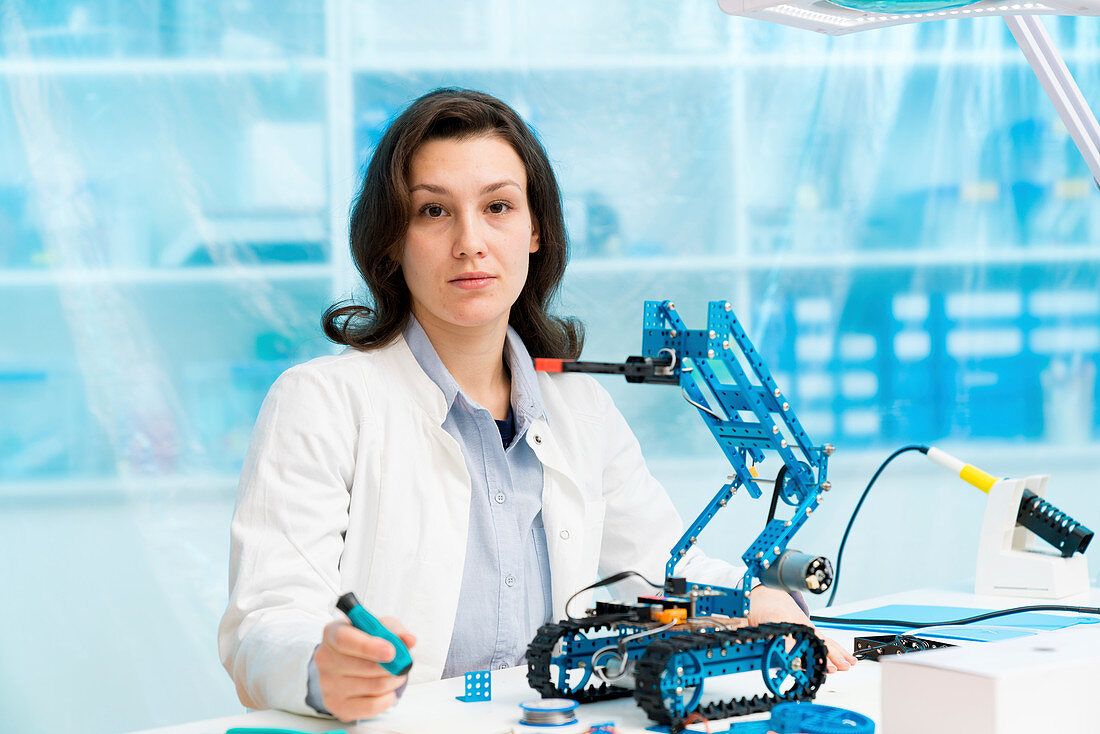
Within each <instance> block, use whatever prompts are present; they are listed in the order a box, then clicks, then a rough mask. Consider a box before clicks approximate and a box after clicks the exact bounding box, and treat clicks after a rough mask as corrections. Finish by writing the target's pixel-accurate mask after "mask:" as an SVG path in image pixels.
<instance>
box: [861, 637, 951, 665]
mask: <svg viewBox="0 0 1100 734" xmlns="http://www.w3.org/2000/svg"><path fill="white" fill-rule="evenodd" d="M937 647H955V645H952V644H950V643H947V642H938V641H936V640H926V639H924V638H922V637H914V636H913V635H873V636H870V637H857V638H856V639H855V649H854V650H853V652H852V654H853V655H855V656H856V658H858V659H859V660H878V659H879V658H880V657H882V656H883V655H904V654H905V653H907V652H920V651H921V650H934V649H936V648H937Z"/></svg>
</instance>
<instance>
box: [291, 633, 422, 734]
mask: <svg viewBox="0 0 1100 734" xmlns="http://www.w3.org/2000/svg"><path fill="white" fill-rule="evenodd" d="M379 621H380V622H381V623H382V624H383V625H385V626H386V629H388V630H390V631H391V632H393V633H394V634H395V635H397V636H398V637H400V638H401V641H402V642H404V643H405V645H406V646H407V647H409V648H410V649H411V648H412V646H413V645H415V644H416V637H414V636H413V635H412V634H410V633H409V632H408V630H406V629H405V626H404V625H403V624H401V623H400V622H398V621H397V620H396V619H394V618H393V617H383V618H382V619H380V620H379ZM395 654H396V651H395V650H394V649H393V645H392V644H390V643H389V642H387V641H386V640H383V639H382V638H380V637H371V636H370V635H368V634H367V633H366V632H363V631H362V630H359V629H356V628H355V627H352V626H351V625H350V624H348V623H347V622H345V621H343V620H337V621H334V622H330V623H329V624H328V625H327V626H326V627H325V635H324V639H323V640H322V642H321V646H320V647H318V648H317V652H316V653H315V654H314V656H313V664H314V665H316V666H317V683H318V685H319V686H320V688H321V699H322V703H323V704H324V706H325V708H326V709H328V711H329V713H331V714H332V715H333V716H335V717H336V718H337V719H339V720H340V721H356V720H358V719H369V718H372V717H374V716H377V715H378V714H380V713H382V712H383V711H385V710H386V709H388V708H389V707H390V706H392V705H393V704H394V702H395V701H396V700H397V696H396V694H395V693H394V691H395V690H397V689H398V688H400V687H401V686H402V685H403V684H404V683H405V678H406V676H404V675H402V676H395V675H391V674H390V673H389V672H388V671H387V670H386V669H385V668H383V667H382V666H381V665H380V663H388V662H389V661H391V660H393V657H394V655H395Z"/></svg>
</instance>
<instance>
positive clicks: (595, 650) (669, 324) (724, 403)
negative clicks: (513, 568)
mask: <svg viewBox="0 0 1100 734" xmlns="http://www.w3.org/2000/svg"><path fill="white" fill-rule="evenodd" d="M535 362H536V365H535V367H536V369H538V370H541V371H547V372H589V373H603V374H621V375H624V376H625V377H626V379H627V381H628V382H632V383H654V384H661V385H673V386H679V388H680V390H681V392H682V393H683V396H684V398H685V399H686V400H687V401H688V402H689V403H691V404H692V405H693V406H694V407H695V408H696V409H697V410H698V411H699V414H700V416H701V417H702V419H703V420H704V421H705V422H706V424H707V427H708V428H709V429H710V431H711V433H712V434H713V436H714V438H715V439H716V440H717V441H718V444H719V445H720V446H721V448H722V451H723V453H724V454H725V456H726V458H727V459H728V460H729V462H730V465H731V467H732V469H733V474H732V475H730V477H729V481H728V483H726V484H725V485H723V486H722V488H721V489H720V490H719V491H718V493H717V494H716V495H715V496H714V498H713V499H712V500H711V501H710V503H709V504H708V505H707V506H706V508H704V510H703V511H702V513H700V515H699V516H698V517H697V518H696V519H695V522H693V523H692V524H691V525H690V527H688V529H687V531H686V532H685V533H684V534H683V536H682V537H681V538H680V539H679V540H678V541H677V543H676V544H675V545H674V546H673V547H672V549H671V554H670V558H669V560H668V563H667V564H666V565H665V580H664V584H663V586H662V587H659V588H661V589H662V590H663V594H661V595H655V596H640V597H638V599H637V601H636V602H619V601H597V602H596V604H595V607H594V608H592V609H588V610H587V612H586V614H585V616H582V617H574V616H572V615H571V614H569V604H566V615H567V617H568V618H567V619H564V620H562V621H560V622H557V623H556V624H547V625H543V626H542V627H541V628H540V629H539V630H538V632H537V633H536V635H535V638H534V639H533V640H532V641H531V643H530V645H529V646H528V649H527V665H528V670H527V680H528V682H529V683H530V685H531V687H532V688H534V689H535V690H536V691H538V692H539V693H540V694H542V696H543V697H544V698H569V699H573V700H575V701H578V702H580V703H588V702H592V701H601V700H605V699H610V698H619V697H625V696H631V695H633V696H634V699H635V701H636V702H637V703H638V705H639V706H640V707H641V708H642V709H643V710H644V711H645V712H646V714H648V716H649V717H650V718H651V719H652V720H654V721H655V722H657V723H659V724H665V725H669V726H670V728H671V730H672V731H673V732H676V731H680V730H682V729H683V728H684V726H685V725H686V722H687V721H688V719H689V718H690V717H691V716H692V715H694V714H698V715H700V716H703V717H704V718H706V719H719V718H725V717H730V716H739V715H744V714H750V713H756V712H760V711H767V710H769V709H771V708H772V707H773V706H775V705H776V704H779V703H783V702H789V701H806V700H810V699H812V698H813V697H814V695H815V694H816V692H817V690H818V688H819V687H820V686H821V683H822V682H823V681H824V679H825V665H826V662H825V661H826V649H825V645H824V643H823V642H822V641H821V640H820V639H819V638H818V637H817V636H816V634H815V633H814V630H813V629H812V628H810V627H808V626H804V625H799V624H764V625H755V626H751V625H749V624H748V620H747V618H748V614H749V597H750V593H751V589H752V588H753V586H754V584H755V583H756V582H757V581H759V582H760V583H762V584H763V585H765V586H768V587H772V588H777V589H783V590H785V591H810V592H812V593H817V594H820V593H822V592H824V591H825V590H826V589H828V588H829V586H830V584H831V583H832V579H833V571H832V565H831V564H830V562H829V561H828V560H827V559H826V558H824V557H821V556H810V555H808V554H805V553H801V552H799V551H796V550H787V544H788V543H789V542H790V540H791V538H792V537H793V536H794V534H795V533H796V532H797V531H798V529H799V528H800V527H802V525H803V524H804V523H805V522H806V520H807V519H808V518H809V517H810V515H811V514H813V511H814V510H815V509H816V508H817V505H818V502H819V499H820V495H821V493H822V492H825V491H828V489H829V487H830V485H829V482H828V481H827V479H826V474H827V466H828V457H829V456H830V455H831V454H832V453H833V447H832V446H831V445H829V444H825V445H823V446H814V445H812V444H811V442H810V438H809V436H808V435H807V434H806V432H805V431H804V430H803V428H802V425H801V424H800V423H799V421H798V419H797V417H796V416H795V414H794V411H793V410H792V409H791V406H790V404H789V403H788V402H787V401H786V399H785V397H784V396H783V393H782V391H781V390H780V389H779V388H778V387H777V386H776V384H775V380H773V379H772V376H771V374H770V372H769V371H768V369H767V368H766V367H765V365H764V362H763V360H762V359H761V357H760V355H759V354H758V353H757V351H756V348H755V347H754V346H753V345H752V343H751V342H750V341H749V338H748V336H747V335H746V333H745V331H744V329H743V328H742V327H741V324H740V323H739V322H738V320H737V318H736V316H734V314H733V308H732V305H731V304H730V303H729V302H728V301H713V302H711V303H710V305H709V307H708V312H707V328H706V329H705V330H689V329H687V328H686V327H685V325H684V322H683V321H682V320H681V318H680V316H679V314H678V313H677V312H676V309H675V306H674V304H673V303H672V302H671V301H647V302H646V304H645V315H644V324H643V337H642V355H641V356H635V357H630V358H629V359H627V361H626V362H623V363H599V362H573V361H568V360H546V359H536V360H535ZM746 368H747V369H746ZM750 372H751V374H752V375H753V376H754V377H755V380H753V379H752V378H750ZM765 451H774V452H776V453H777V454H778V455H779V457H780V458H781V460H782V466H781V468H780V469H779V472H778V474H777V476H776V477H775V480H774V481H771V480H764V479H761V478H760V476H759V474H758V472H757V469H756V468H755V466H756V465H757V464H759V463H760V462H762V461H763V460H764V458H765V454H764V452H765ZM760 482H765V483H771V484H772V485H773V492H772V506H771V511H770V512H769V518H768V522H767V524H766V526H765V527H764V530H763V531H762V532H761V533H760V534H759V535H758V536H757V538H756V539H755V540H754V541H753V543H752V544H751V545H750V546H749V548H748V549H747V550H746V551H745V553H744V555H742V557H741V558H742V560H743V561H744V563H745V566H746V571H745V574H744V577H743V579H742V581H741V583H740V585H739V586H738V587H737V588H727V587H722V586H716V585H714V584H707V583H700V582H695V581H691V580H689V579H687V578H684V577H681V576H677V575H676V573H675V570H676V565H677V563H678V562H679V561H680V559H682V558H683V557H684V556H685V555H687V553H688V551H689V549H690V548H691V546H692V545H694V544H695V543H696V542H697V540H698V538H699V535H700V533H701V532H702V530H703V528H704V527H706V525H707V523H709V522H710V520H711V519H712V518H713V517H714V515H715V514H716V513H717V512H718V510H719V509H721V508H722V507H725V506H726V505H727V504H728V503H729V501H730V500H731V499H732V498H733V496H734V495H735V494H736V493H737V491H738V490H739V489H740V488H742V487H743V488H744V489H745V490H746V492H747V493H748V494H749V495H750V497H752V498H753V499H758V498H759V497H761V496H762V494H763V493H762V491H761V489H760V486H759V483H760ZM777 498H778V499H780V500H782V501H783V502H784V503H785V504H786V505H789V506H791V507H792V508H794V509H793V510H792V511H791V512H790V517H789V518H787V519H777V518H776V517H775V509H776V504H777ZM632 575H633V576H639V577H640V574H637V573H635V572H633V571H624V572H621V573H618V574H615V575H614V576H611V577H609V578H606V579H603V580H601V581H598V582H596V583H595V584H592V585H591V586H588V587H585V588H584V589H581V590H580V591H578V592H577V594H575V595H574V596H573V599H575V598H576V596H577V595H578V594H581V593H583V592H585V591H588V590H590V589H594V588H597V587H600V586H606V585H609V584H613V583H616V582H618V581H622V580H624V579H625V578H627V577H629V576H632ZM643 580H644V579H643ZM647 583H649V584H650V585H652V586H655V587H656V586H657V585H656V584H653V582H649V581H647ZM573 599H570V601H572V600H573ZM751 671H760V672H761V674H762V677H763V684H764V687H765V688H766V692H764V693H761V694H757V695H752V696H740V697H738V696H734V697H726V698H722V697H720V698H719V699H718V700H708V699H710V698H712V696H711V695H709V693H708V694H707V695H705V694H704V687H707V688H708V689H709V688H710V687H712V686H713V684H714V683H716V681H714V679H715V678H716V677H718V676H726V675H731V674H734V673H745V672H751ZM708 681H711V682H712V686H708V685H707V682H708ZM714 687H720V686H714Z"/></svg>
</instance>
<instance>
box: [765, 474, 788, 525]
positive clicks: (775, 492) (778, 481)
mask: <svg viewBox="0 0 1100 734" xmlns="http://www.w3.org/2000/svg"><path fill="white" fill-rule="evenodd" d="M786 476H787V465H786V464H784V465H783V466H781V467H779V473H778V474H776V475H775V484H774V485H772V504H771V507H769V508H768V519H767V520H766V521H765V523H764V524H765V525H766V524H767V523H769V522H771V521H772V519H774V518H775V508H776V507H778V505H779V492H780V490H781V488H782V487H783V480H784V479H785V478H786Z"/></svg>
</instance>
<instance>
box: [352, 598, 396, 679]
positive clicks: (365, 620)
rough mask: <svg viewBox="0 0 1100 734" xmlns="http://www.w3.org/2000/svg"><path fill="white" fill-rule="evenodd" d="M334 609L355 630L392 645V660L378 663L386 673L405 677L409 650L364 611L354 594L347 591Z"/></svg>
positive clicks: (372, 616) (371, 615)
mask: <svg viewBox="0 0 1100 734" xmlns="http://www.w3.org/2000/svg"><path fill="white" fill-rule="evenodd" d="M336 608H337V609H339V610H340V611H341V612H343V613H344V614H346V615H347V616H348V619H349V620H351V623H352V625H353V626H354V627H355V628H356V629H360V630H362V631H364V632H366V633H367V634H368V635H370V636H371V637H381V638H382V639H383V640H386V641H387V642H389V643H390V644H391V645H393V649H394V656H393V660H391V661H390V662H388V663H379V665H381V666H382V667H383V668H385V669H386V672H388V673H391V674H393V675H405V673H408V672H409V668H411V667H412V664H413V661H412V655H410V654H409V648H407V647H405V643H404V642H402V641H401V638H400V637H398V636H397V635H395V634H394V633H392V632H390V631H389V630H388V629H386V627H385V626H384V625H383V624H382V623H381V622H379V621H378V619H377V618H375V616H374V615H373V614H371V613H370V612H368V611H367V610H366V609H364V608H363V605H362V604H360V603H359V600H358V599H356V598H355V594H353V593H351V592H350V591H349V592H348V593H346V594H344V595H343V596H341V597H340V598H339V599H338V600H337V601H336Z"/></svg>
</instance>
